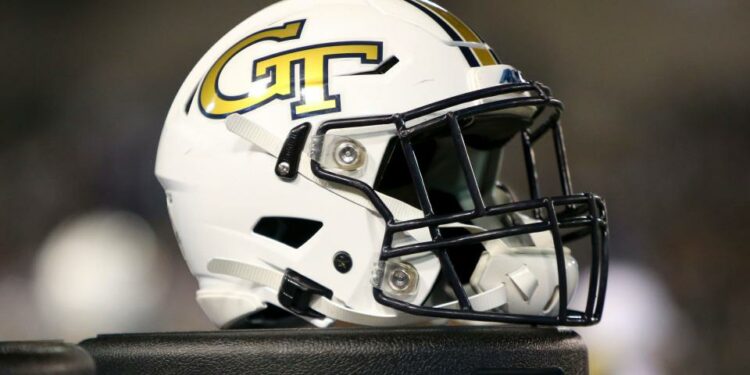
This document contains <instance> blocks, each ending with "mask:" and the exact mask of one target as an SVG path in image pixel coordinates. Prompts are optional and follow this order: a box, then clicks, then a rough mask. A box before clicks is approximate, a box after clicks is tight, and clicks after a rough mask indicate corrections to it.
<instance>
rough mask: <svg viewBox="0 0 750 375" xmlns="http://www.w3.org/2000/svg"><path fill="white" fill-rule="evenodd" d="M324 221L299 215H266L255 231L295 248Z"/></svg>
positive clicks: (307, 239)
mask: <svg viewBox="0 0 750 375" xmlns="http://www.w3.org/2000/svg"><path fill="white" fill-rule="evenodd" d="M322 227H323V223H321V222H320V221H316V220H308V219H301V218H297V217H277V216H266V217H263V218H261V219H260V220H258V223H257V224H255V227H254V228H253V232H255V233H257V234H260V235H261V236H264V237H268V238H270V239H272V240H276V241H278V242H281V243H283V244H284V245H287V246H291V247H293V248H295V249H297V248H299V247H300V246H302V245H304V244H305V242H307V241H309V240H310V239H311V238H312V237H313V236H314V235H315V233H317V232H318V231H319V230H320V228H322Z"/></svg>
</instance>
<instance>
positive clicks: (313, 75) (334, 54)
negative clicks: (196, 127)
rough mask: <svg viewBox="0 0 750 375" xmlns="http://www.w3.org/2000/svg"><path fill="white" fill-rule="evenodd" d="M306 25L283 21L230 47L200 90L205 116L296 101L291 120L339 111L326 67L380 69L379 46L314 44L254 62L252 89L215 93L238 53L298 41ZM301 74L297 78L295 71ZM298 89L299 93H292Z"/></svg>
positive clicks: (342, 43)
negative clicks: (355, 62)
mask: <svg viewBox="0 0 750 375" xmlns="http://www.w3.org/2000/svg"><path fill="white" fill-rule="evenodd" d="M304 24H305V20H299V21H292V22H287V23H285V24H284V25H282V26H279V27H272V28H268V29H265V30H261V31H258V32H256V33H254V34H252V35H250V36H247V37H245V38H244V39H242V40H241V41H239V42H238V43H236V44H235V45H233V46H232V47H231V48H229V49H228V50H227V51H226V52H224V54H222V55H221V57H219V59H218V60H217V61H216V62H215V63H214V64H213V65H212V66H211V68H210V69H209V71H208V73H207V74H206V77H205V78H204V80H203V82H202V83H201V85H200V89H199V93H200V95H198V104H199V107H200V109H201V112H203V114H204V115H205V116H207V117H211V118H224V117H227V116H229V115H230V114H232V113H245V112H249V111H252V110H254V109H256V108H258V107H261V106H263V105H265V104H268V103H270V102H272V101H274V100H286V99H292V98H297V97H299V99H298V100H296V101H293V102H292V103H291V104H290V106H291V116H292V119H298V118H303V117H309V116H315V115H320V114H324V113H331V112H339V111H341V100H340V97H339V95H336V94H330V93H329V92H328V79H329V76H328V73H329V72H328V62H329V60H331V59H337V58H359V60H360V62H361V63H362V64H379V63H380V62H381V61H382V56H383V43H382V42H372V41H347V42H334V43H323V44H315V45H310V46H305V47H300V48H294V49H289V50H286V51H282V52H279V53H275V54H272V55H269V56H264V57H260V58H257V59H255V61H253V64H252V82H251V85H250V90H248V92H246V93H244V94H241V95H227V94H224V93H222V92H221V90H220V89H219V77H220V75H221V72H222V70H223V69H224V67H225V66H226V65H227V63H229V62H230V61H231V60H232V58H233V57H235V56H236V55H237V54H238V53H239V52H240V51H242V50H244V49H245V48H247V47H250V46H252V45H254V44H256V43H259V42H262V41H269V40H271V41H276V42H284V41H288V40H294V39H299V38H300V36H301V34H302V28H303V26H304ZM298 70H299V72H300V74H299V76H297V74H296V72H297V71H298ZM297 86H299V88H300V91H301V93H299V95H298V93H296V92H295V91H296V87H297Z"/></svg>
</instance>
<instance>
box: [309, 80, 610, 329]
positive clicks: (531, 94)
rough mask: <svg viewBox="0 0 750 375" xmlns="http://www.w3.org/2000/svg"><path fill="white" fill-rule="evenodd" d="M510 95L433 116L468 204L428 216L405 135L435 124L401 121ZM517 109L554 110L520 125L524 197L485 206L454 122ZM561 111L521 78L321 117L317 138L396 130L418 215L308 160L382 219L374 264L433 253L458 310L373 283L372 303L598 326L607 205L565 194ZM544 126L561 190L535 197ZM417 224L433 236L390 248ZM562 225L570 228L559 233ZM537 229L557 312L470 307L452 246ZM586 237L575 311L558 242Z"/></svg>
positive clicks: (432, 312) (439, 313)
mask: <svg viewBox="0 0 750 375" xmlns="http://www.w3.org/2000/svg"><path fill="white" fill-rule="evenodd" d="M513 93H516V94H523V95H519V96H516V97H513V98H510V99H498V100H493V101H491V102H486V103H482V104H478V105H474V106H469V107H464V108H461V109H457V110H454V111H450V112H447V113H445V114H442V115H441V116H438V117H439V118H440V117H442V118H444V119H445V120H447V122H448V125H449V128H450V133H451V134H450V135H451V138H452V139H453V143H454V146H455V148H456V152H457V156H458V158H459V162H460V166H461V169H462V171H463V174H464V179H465V180H466V184H467V185H466V186H467V187H468V189H469V193H470V196H471V199H472V201H473V204H474V208H473V209H472V210H469V211H462V212H459V213H454V214H448V215H435V213H434V211H433V208H432V203H431V202H430V198H429V196H428V193H427V188H426V184H425V181H424V179H423V174H422V172H421V171H420V167H419V165H418V162H417V157H416V153H415V151H414V148H413V145H412V142H411V139H412V137H413V136H415V135H416V134H419V133H421V132H422V131H425V130H427V129H428V128H431V127H433V126H436V125H437V124H438V123H439V121H432V120H431V121H426V122H424V123H421V124H418V125H414V126H411V127H407V126H406V122H408V121H410V120H414V119H419V118H421V117H423V116H427V115H430V114H434V113H439V112H440V111H444V110H446V109H448V108H451V107H455V106H459V105H462V104H466V103H470V102H472V101H475V100H480V99H486V98H492V97H495V96H499V95H507V94H513ZM519 107H536V112H535V113H534V115H533V118H534V119H536V118H537V117H538V116H540V115H541V114H542V112H543V111H544V110H545V108H552V109H553V110H554V113H553V114H552V115H551V117H550V118H549V119H547V121H545V122H544V123H543V124H542V125H540V126H538V127H537V128H536V129H526V130H523V131H522V135H521V139H522V143H523V152H524V159H525V162H526V163H525V164H526V172H527V178H528V182H529V192H530V195H531V199H530V200H527V201H521V202H513V203H509V204H503V205H497V206H487V205H486V204H485V202H484V200H483V198H482V193H481V190H480V188H479V185H478V183H477V179H476V176H475V174H474V170H473V168H472V166H471V161H470V159H469V154H468V151H467V148H466V144H465V141H464V138H463V135H462V130H461V126H460V122H459V120H461V119H462V118H466V117H470V116H473V115H476V114H481V113H487V112H491V111H498V110H504V109H510V108H519ZM561 111H562V103H560V102H559V101H557V100H555V99H553V98H550V96H549V91H548V89H547V88H546V87H544V86H543V85H541V84H539V83H525V82H524V83H514V84H506V85H499V86H494V87H490V88H486V89H482V90H477V91H473V92H469V93H466V94H462V95H458V96H455V97H452V98H448V99H445V100H441V101H438V102H435V103H432V104H428V105H426V106H423V107H420V108H417V109H414V110H412V111H408V112H404V113H401V114H393V115H386V116H369V117H360V118H350V119H336V120H330V121H327V122H325V123H324V124H322V125H321V126H320V127H319V129H318V131H317V136H318V137H322V136H324V135H325V134H326V132H328V131H330V130H332V129H342V128H352V127H363V126H374V125H387V124H393V125H395V127H396V133H397V136H398V138H399V141H400V143H401V147H402V149H403V152H404V155H405V159H406V162H407V166H408V169H409V172H410V174H411V176H412V180H413V183H414V186H415V188H416V192H417V196H418V200H419V203H420V205H421V208H422V210H423V212H424V218H420V219H413V220H407V221H396V220H395V219H394V216H393V214H392V213H391V211H390V210H389V209H388V207H387V206H386V205H385V204H384V202H383V201H382V200H381V199H380V197H379V196H378V195H377V193H376V192H375V190H374V189H373V188H372V187H371V186H369V185H368V184H366V183H364V182H362V181H359V180H356V179H354V178H351V177H347V176H343V175H340V174H336V173H332V172H330V171H328V170H326V169H324V168H323V167H321V165H320V164H319V163H318V162H316V161H314V160H313V161H312V163H311V167H312V171H313V173H314V174H315V175H316V176H317V177H319V178H321V179H325V180H329V181H333V182H337V183H340V184H343V185H347V186H351V187H354V188H356V189H359V190H360V191H362V193H364V194H365V195H366V196H367V197H368V198H369V199H370V200H371V201H372V203H373V205H374V206H375V208H376V209H377V210H378V212H379V213H380V214H381V216H382V217H383V218H384V219H385V222H386V233H385V238H384V240H383V245H382V250H381V256H380V260H381V261H385V260H388V259H392V258H395V257H400V256H404V255H409V254H416V253H422V252H433V253H434V254H435V255H436V256H437V257H438V259H439V260H440V263H441V272H442V274H443V277H444V278H445V279H446V280H447V281H448V283H449V285H450V287H451V289H452V290H453V292H454V294H455V295H456V297H457V299H458V303H459V305H460V308H459V309H457V310H456V309H445V308H434V307H427V306H418V305H415V304H411V303H407V302H404V301H401V300H398V299H395V298H392V297H389V296H387V295H385V294H384V293H383V291H382V290H381V289H379V288H373V294H374V297H375V299H376V300H377V301H378V302H380V303H381V304H383V305H386V306H390V307H393V308H395V309H398V310H401V311H405V312H407V313H410V314H415V315H427V316H435V317H443V318H450V319H469V320H481V321H493V322H507V323H527V324H544V325H591V324H595V323H597V322H598V321H599V320H600V319H601V314H602V307H603V304H604V295H605V290H606V280H607V264H608V259H607V258H608V254H607V250H606V242H607V235H608V230H607V221H606V210H605V206H604V202H603V201H602V200H601V198H599V197H597V196H595V195H593V194H590V193H587V194H573V193H572V188H571V182H570V176H569V172H568V166H567V160H566V156H565V148H564V145H563V138H562V129H561V128H560V124H559V121H558V120H559V117H560V113H561ZM550 130H551V131H552V133H553V137H554V146H555V155H556V159H557V167H558V173H559V177H560V184H561V186H562V194H563V195H562V196H559V197H540V196H539V184H538V179H537V173H536V165H535V160H534V152H533V145H534V143H535V142H536V141H538V140H539V139H540V138H541V137H542V136H543V135H544V134H546V133H547V132H549V131H550ZM529 210H531V211H533V212H534V213H535V216H536V218H537V219H538V220H539V221H538V222H534V223H529V224H520V225H513V226H509V227H503V228H499V229H492V230H487V231H486V232H481V233H473V234H467V235H463V236H460V237H452V238H449V239H444V238H443V237H442V235H441V233H440V229H439V226H440V225H444V224H449V223H455V222H461V221H467V220H472V219H476V218H479V217H483V216H494V215H508V214H513V213H520V212H524V211H529ZM420 228H427V229H429V232H430V234H431V236H432V241H429V242H423V243H417V244H412V245H405V246H399V247H397V248H393V247H391V242H392V240H393V235H394V234H395V233H398V232H403V231H408V230H414V229H420ZM561 229H577V230H575V231H573V232H570V233H567V234H565V235H562V234H561ZM543 231H549V232H550V233H551V235H552V238H553V243H554V247H555V258H556V263H557V276H558V286H559V288H558V291H559V294H560V295H559V308H558V314H557V315H556V316H536V315H518V314H506V313H501V312H485V311H476V310H474V309H472V306H471V303H470V301H469V296H468V295H467V293H466V291H465V290H464V288H463V286H462V285H461V281H460V280H459V277H458V275H457V273H456V271H455V268H454V266H453V263H452V262H451V260H450V258H449V256H448V252H447V251H448V249H449V248H452V247H456V246H465V245H468V244H476V243H480V242H484V241H488V240H491V239H498V238H503V237H509V236H517V235H522V234H529V233H535V232H543ZM587 235H590V236H591V248H592V261H591V271H590V279H589V288H588V295H587V302H586V308H585V311H574V310H570V309H568V307H567V303H568V288H567V276H566V272H565V263H564V262H565V258H564V250H563V243H565V242H568V241H572V240H575V239H578V238H582V237H585V236H587ZM454 251H455V250H454Z"/></svg>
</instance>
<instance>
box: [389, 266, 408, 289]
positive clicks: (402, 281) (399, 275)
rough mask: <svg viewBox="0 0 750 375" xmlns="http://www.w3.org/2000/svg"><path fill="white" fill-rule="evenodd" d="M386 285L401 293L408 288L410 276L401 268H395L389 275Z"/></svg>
mask: <svg viewBox="0 0 750 375" xmlns="http://www.w3.org/2000/svg"><path fill="white" fill-rule="evenodd" d="M388 283H389V284H390V285H391V288H393V289H394V290H396V291H399V292H401V291H404V290H406V289H408V288H409V284H411V276H410V275H409V273H408V272H406V270H404V269H403V268H397V269H395V270H393V272H392V273H391V277H390V278H389V279H388Z"/></svg>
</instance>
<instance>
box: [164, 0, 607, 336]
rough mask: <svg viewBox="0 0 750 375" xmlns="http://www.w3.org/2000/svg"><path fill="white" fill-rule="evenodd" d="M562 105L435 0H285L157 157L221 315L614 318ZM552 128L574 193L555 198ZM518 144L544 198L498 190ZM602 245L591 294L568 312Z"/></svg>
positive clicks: (564, 179)
mask: <svg viewBox="0 0 750 375" xmlns="http://www.w3.org/2000/svg"><path fill="white" fill-rule="evenodd" d="M561 110H562V109H561V104H560V102H558V101H556V100H554V99H552V98H551V97H550V96H549V91H548V90H547V89H546V88H545V87H544V86H542V85H541V84H538V83H529V82H526V81H525V80H524V79H523V78H522V77H521V75H520V73H519V72H518V71H517V70H516V69H514V68H513V67H511V66H508V65H504V64H502V63H500V62H499V60H498V59H497V57H496V56H495V54H494V52H493V51H492V49H491V48H490V47H489V46H488V45H487V44H485V43H484V42H483V41H482V40H481V39H480V38H479V37H478V36H477V35H476V34H475V33H474V32H473V31H472V30H471V29H470V28H468V27H467V26H466V25H465V24H464V23H463V22H461V21H460V20H459V19H458V18H456V16H454V15H453V14H451V13H449V12H448V11H447V10H445V9H443V8H441V7H440V6H438V5H436V4H434V3H432V2H428V1H423V0H318V1H310V0H285V1H281V2H278V3H276V4H274V5H272V6H270V7H268V8H266V9H264V10H262V11H260V12H258V13H257V14H255V15H253V16H252V17H250V18H248V19H247V20H245V21H244V22H242V23H241V24H240V25H238V26H237V27H235V28H234V29H233V30H231V31H230V32H229V33H228V34H227V35H226V36H224V37H223V38H222V39H221V40H219V42H218V43H216V45H214V46H213V47H212V48H211V49H210V50H209V51H208V52H207V53H206V54H205V55H204V56H203V57H202V58H201V59H200V61H199V62H198V64H197V65H196V66H195V68H194V69H193V70H192V72H191V73H190V74H189V75H188V77H187V79H186V80H185V82H184V84H183V85H182V87H181V88H180V90H179V92H178V94H177V97H176V98H175V101H174V103H173V105H172V108H171V109H170V111H169V114H168V116H167V119H166V122H165V124H164V130H163V133H162V137H161V141H160V144H159V151H158V157H157V162H156V175H157V176H158V178H159V181H160V182H161V184H162V186H163V187H164V190H165V191H166V195H167V204H168V208H169V213H170V217H171V220H172V224H173V226H174V230H175V234H176V236H177V238H178V242H179V244H180V247H181V249H182V252H183V255H184V257H185V259H186V261H187V264H188V266H189V267H190V270H191V272H192V273H193V274H194V275H195V277H196V278H197V279H198V282H199V285H200V288H199V290H198V292H197V300H198V303H199V304H200V305H201V307H202V308H203V310H204V311H205V312H206V314H207V315H208V316H209V318H210V319H211V320H212V321H213V322H214V323H215V324H217V325H218V326H221V327H232V326H236V325H238V323H237V322H240V321H242V320H243V319H246V318H247V317H248V316H252V314H255V313H258V312H260V311H261V310H263V309H266V308H267V307H268V306H269V304H272V305H275V306H277V307H280V308H282V309H283V310H285V311H287V312H289V313H291V314H294V315H296V316H299V317H302V318H304V319H306V320H307V321H309V322H311V323H313V324H316V325H318V326H326V325H329V324H331V323H332V322H334V321H344V322H349V323H352V324H358V325H372V326H392V325H403V324H413V323H421V322H428V321H436V320H438V319H458V320H474V321H490V322H515V323H532V324H551V325H585V324H593V323H595V322H597V321H598V320H599V319H600V316H601V310H602V304H603V301H604V291H605V287H606V269H607V254H606V235H607V225H606V215H605V210H604V204H603V202H602V201H601V199H600V198H598V197H597V196H595V195H593V194H573V193H572V192H571V188H570V180H569V176H568V170H567V165H566V159H565V150H564V147H563V144H562V133H561V129H560V126H559V122H558V119H559V115H560V113H561ZM547 133H552V136H553V137H554V146H555V155H556V156H557V159H556V160H557V164H556V165H557V168H558V171H559V178H560V181H561V182H560V185H561V186H562V190H563V191H562V194H561V195H560V196H556V197H543V196H540V193H539V187H538V183H537V177H536V175H537V173H536V169H535V165H534V157H533V151H532V145H533V144H534V143H535V142H536V141H537V140H538V139H539V138H540V137H541V136H542V135H544V134H547ZM512 138H519V139H520V140H521V142H522V144H523V147H522V152H523V155H524V160H525V163H526V171H527V176H528V183H529V199H527V200H522V201H519V200H517V199H516V198H514V196H513V194H511V193H510V190H509V189H508V188H507V187H505V186H504V185H503V184H501V183H499V182H496V181H497V179H498V178H500V177H501V176H500V175H499V172H500V164H501V163H500V161H501V155H502V151H503V149H504V148H505V146H506V143H507V142H508V141H509V140H511V139H512ZM584 237H585V238H590V243H591V248H592V252H591V255H590V258H591V262H590V263H591V272H590V275H591V277H590V278H589V280H588V281H587V284H588V294H587V303H586V306H585V307H584V308H582V309H580V311H574V310H572V309H570V308H568V306H567V305H568V300H569V299H570V297H571V296H572V294H573V292H574V290H575V289H576V286H577V284H578V264H577V262H576V260H575V259H574V258H573V256H572V255H571V253H570V250H569V249H568V248H567V247H565V246H564V243H565V242H567V241H572V240H575V239H580V238H584Z"/></svg>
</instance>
